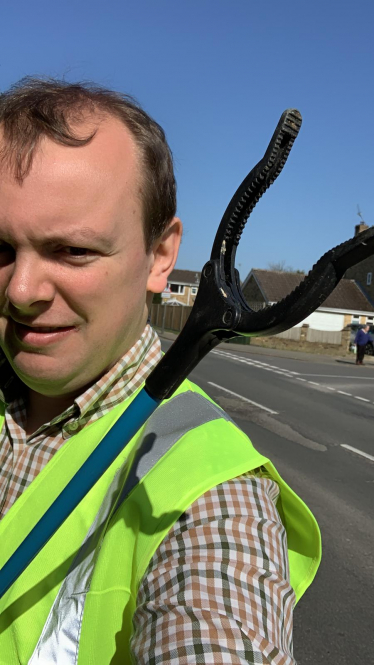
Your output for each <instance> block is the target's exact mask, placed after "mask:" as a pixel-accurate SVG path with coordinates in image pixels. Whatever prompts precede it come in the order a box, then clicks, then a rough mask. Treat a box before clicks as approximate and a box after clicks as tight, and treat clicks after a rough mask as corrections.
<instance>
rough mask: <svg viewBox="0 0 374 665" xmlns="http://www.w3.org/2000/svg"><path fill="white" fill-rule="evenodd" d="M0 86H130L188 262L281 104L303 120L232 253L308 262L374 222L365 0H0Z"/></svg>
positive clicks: (187, 264)
mask: <svg viewBox="0 0 374 665" xmlns="http://www.w3.org/2000/svg"><path fill="white" fill-rule="evenodd" d="M1 6H2V9H1V17H2V18H1V25H0V43H1V51H0V89H1V90H4V89H6V88H7V87H8V86H9V85H10V84H11V83H13V82H15V81H17V80H18V79H19V78H21V77H22V76H25V75H27V74H33V75H35V74H36V75H48V76H55V77H59V78H61V77H64V78H65V79H67V80H71V81H77V80H87V79H90V80H93V81H96V82H98V83H101V84H102V85H105V86H107V87H111V88H114V89H117V90H121V91H124V92H127V93H130V94H132V95H134V96H135V97H136V98H137V99H138V101H139V102H140V103H141V104H142V105H143V106H144V107H145V109H146V110H147V111H148V112H149V113H150V114H151V115H153V116H154V117H155V119H156V120H157V121H158V122H159V123H160V124H161V125H162V126H163V127H164V129H165V131H166V133H167V137H168V140H169V143H170V145H171V148H172V150H173V153H174V158H175V165H176V175H177V181H178V212H179V215H180V216H181V218H182V220H183V222H184V225H185V236H184V240H183V244H182V248H181V252H180V258H179V260H178V264H177V267H179V268H184V269H192V270H200V269H201V267H202V266H203V264H204V263H205V262H206V261H207V260H208V258H209V254H210V249H211V245H212V242H213V238H214V234H215V231H216V228H217V226H218V223H219V221H220V219H221V216H222V214H223V212H224V210H225V208H226V205H227V203H228V202H229V200H230V198H231V196H232V194H233V193H234V191H235V189H236V187H237V186H238V185H239V183H240V182H241V180H242V179H243V178H244V176H245V175H246V174H247V172H248V171H249V170H250V169H251V168H252V167H253V166H254V164H255V163H256V162H257V161H258V160H259V159H260V158H261V157H262V155H263V152H264V150H265V148H266V146H267V143H268V141H269V139H270V137H271V135H272V133H273V130H274V128H275V125H276V123H277V121H278V119H279V116H280V114H281V113H282V111H283V110H284V109H286V108H288V107H296V108H298V109H299V110H300V111H301V113H302V115H303V119H304V122H303V127H302V129H301V132H300V135H299V137H298V139H297V141H296V143H295V145H294V148H293V150H292V152H291V155H290V157H289V160H288V163H287V164H286V167H285V169H284V171H283V173H282V174H281V175H280V177H279V178H278V180H277V181H276V183H275V184H274V185H273V187H272V188H271V189H270V190H269V191H268V192H267V193H266V194H265V196H264V197H263V199H261V201H260V202H259V203H258V205H257V206H256V208H255V211H254V212H253V213H252V215H251V217H250V218H249V221H248V224H247V227H246V230H245V233H244V236H243V239H242V241H241V244H240V247H239V251H238V259H237V262H238V264H240V273H241V277H242V278H244V277H245V275H246V274H247V273H248V271H249V270H250V269H251V268H254V267H256V268H266V267H267V265H268V263H269V262H278V261H281V260H284V261H285V262H286V263H287V264H288V265H291V266H293V267H294V268H301V269H304V270H308V269H309V268H311V266H312V265H313V263H314V262H315V261H316V260H317V259H318V258H319V257H320V255H321V254H323V253H324V252H325V251H327V250H328V249H330V248H331V247H332V246H334V245H336V244H338V243H340V242H343V241H344V240H346V239H347V238H349V237H350V236H352V235H353V228H354V225H355V224H356V223H357V222H358V221H359V218H358V217H357V204H359V205H360V208H361V211H362V214H363V216H364V219H365V220H366V221H367V223H368V224H373V223H374V196H373V182H374V168H373V158H372V155H373V138H374V136H373V135H374V130H373V122H374V113H373V111H374V108H373V107H374V87H373V65H374V46H373V44H374V39H373V36H374V35H373V32H374V28H373V26H374V3H373V2H372V0H356V1H355V2H353V1H352V0H349V1H348V0H340V1H339V2H332V1H330V2H328V0H324V1H322V0H313V2H307V1H306V0H304V2H303V1H302V2H299V3H295V2H290V1H289V0H283V1H282V2H280V0H266V1H265V0H262V2H259V1H257V2H254V1H252V0H184V1H183V0H174V1H172V0H137V2H135V0H134V1H133V0H132V1H125V0H123V1H122V2H120V1H119V0H107V1H106V2H98V1H97V0H90V2H88V1H87V0H81V1H80V0H74V1H73V0H65V1H64V2H61V1H60V0H54V1H53V2H51V1H49V2H47V1H45V0H32V2H29V0H27V1H26V0H15V1H14V2H13V3H10V2H5V0H3V2H2V3H1Z"/></svg>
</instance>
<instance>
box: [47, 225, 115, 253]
mask: <svg viewBox="0 0 374 665" xmlns="http://www.w3.org/2000/svg"><path fill="white" fill-rule="evenodd" d="M87 240H91V241H92V240H93V241H95V242H99V243H100V244H101V245H102V246H103V247H104V248H106V249H110V248H111V247H112V246H113V241H112V240H111V239H110V238H109V237H108V236H107V235H103V234H102V233H99V232H97V231H95V229H91V228H90V227H88V226H84V227H83V228H81V229H72V230H71V231H69V230H67V231H65V232H64V233H63V234H62V233H58V234H57V233H56V234H52V233H51V234H49V235H48V236H46V237H45V238H44V243H45V244H47V245H52V244H54V243H58V244H60V245H69V244H71V243H80V242H82V243H85V242H87Z"/></svg>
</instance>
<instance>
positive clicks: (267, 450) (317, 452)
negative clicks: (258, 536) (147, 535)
mask: <svg viewBox="0 0 374 665" xmlns="http://www.w3.org/2000/svg"><path fill="white" fill-rule="evenodd" d="M162 346H163V349H164V350H166V349H167V348H168V347H169V346H170V342H168V341H165V340H163V342H162ZM238 349H239V350H238V351H236V349H235V350H233V349H232V347H231V349H229V350H228V349H227V347H226V345H221V346H220V347H218V348H217V349H216V350H215V351H213V352H211V353H210V354H209V355H208V356H207V357H206V358H205V359H204V360H203V361H202V362H201V363H200V364H199V366H198V367H197V368H196V370H195V371H194V372H193V373H192V374H191V376H190V378H191V379H192V380H193V381H195V382H196V383H198V384H199V385H200V386H201V387H202V388H203V390H205V391H206V392H207V393H208V394H209V395H210V396H211V397H213V399H215V401H216V402H217V403H218V404H220V405H221V406H222V407H223V408H224V409H225V410H226V411H227V412H228V413H229V414H230V416H231V417H232V418H233V419H234V420H235V422H236V423H237V424H238V425H239V427H241V429H243V430H244V431H245V432H246V434H248V436H249V437H250V438H251V440H252V441H253V443H254V445H255V446H256V448H258V449H259V450H260V451H261V452H263V453H264V454H265V455H266V456H268V457H270V458H271V460H272V462H273V463H274V464H275V466H276V467H277V468H278V470H279V472H280V473H281V474H282V476H283V477H284V479H285V480H286V481H287V482H288V483H289V484H290V485H291V487H292V488H293V489H294V490H295V491H296V492H297V493H298V494H299V495H300V496H301V497H302V498H303V499H304V501H305V502H306V503H307V505H308V506H309V507H310V508H311V510H312V511H313V513H314V514H315V516H316V517H317V519H318V522H319V525H320V528H321V531H322V539H323V560H322V564H321V567H320V570H319V572H318V574H317V577H316V580H315V581H314V583H313V585H312V587H311V588H310V589H309V590H308V591H307V593H306V595H305V596H304V598H302V599H301V601H300V603H299V604H298V605H297V608H296V609H295V614H294V653H295V657H296V659H297V662H298V665H307V664H309V663H313V664H314V665H316V664H319V663H326V664H327V665H330V664H331V665H356V664H361V663H364V664H365V665H370V664H374V630H373V629H374V581H373V574H374V554H373V549H374V520H373V508H374V500H373V499H374V427H373V426H374V365H365V366H364V367H356V365H355V364H354V363H353V361H351V360H350V359H349V360H347V361H345V362H344V361H339V360H334V359H326V360H325V361H322V362H321V361H319V360H316V359H314V358H313V356H311V357H310V359H308V360H296V359H290V358H283V357H277V356H275V357H272V356H271V355H269V353H266V355H265V354H264V355H261V353H259V352H258V349H256V353H254V352H253V353H251V352H245V353H244V352H241V351H240V347H238ZM347 446H349V447H347ZM352 448H353V449H354V450H352Z"/></svg>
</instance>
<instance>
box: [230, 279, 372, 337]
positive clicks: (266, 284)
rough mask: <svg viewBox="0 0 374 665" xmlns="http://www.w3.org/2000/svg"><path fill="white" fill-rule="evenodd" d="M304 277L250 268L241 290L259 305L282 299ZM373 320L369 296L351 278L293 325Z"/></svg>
mask: <svg viewBox="0 0 374 665" xmlns="http://www.w3.org/2000/svg"><path fill="white" fill-rule="evenodd" d="M373 272H374V271H373ZM303 278H304V275H302V274H300V273H289V272H280V271H276V270H260V269H253V270H251V272H250V273H249V275H248V276H247V278H246V279H245V280H244V282H243V284H242V290H243V293H244V296H245V299H246V301H247V303H248V305H249V306H250V307H252V309H258V308H259V307H261V306H265V305H272V304H274V303H276V302H278V301H279V300H282V298H284V297H285V296H286V295H288V294H289V293H291V291H293V290H294V289H295V288H296V287H297V286H298V284H300V282H301V281H302V279H303ZM373 321H374V306H373V305H372V304H371V302H370V300H369V299H368V298H367V296H366V295H365V294H364V293H363V292H362V290H361V289H360V287H359V286H358V284H357V283H356V282H355V281H354V280H353V279H342V280H341V281H340V282H339V284H338V285H337V286H336V287H335V289H334V290H333V292H332V293H331V294H330V295H329V296H328V298H326V300H325V301H324V302H323V303H322V305H320V307H318V309H316V311H315V312H313V314H310V316H308V317H307V318H306V319H305V320H304V321H302V322H301V323H299V324H298V325H297V326H295V327H300V326H302V325H304V324H308V325H309V327H310V328H312V329H314V330H322V331H340V330H344V329H346V328H347V327H348V326H349V327H351V326H353V327H357V325H358V324H364V323H369V324H372V323H373Z"/></svg>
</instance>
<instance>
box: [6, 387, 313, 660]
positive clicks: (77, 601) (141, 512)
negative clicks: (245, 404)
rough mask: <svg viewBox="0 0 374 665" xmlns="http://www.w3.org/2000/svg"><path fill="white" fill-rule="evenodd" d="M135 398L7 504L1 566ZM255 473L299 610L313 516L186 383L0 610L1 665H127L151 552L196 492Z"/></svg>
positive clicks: (82, 435) (74, 441) (308, 577)
mask: <svg viewBox="0 0 374 665" xmlns="http://www.w3.org/2000/svg"><path fill="white" fill-rule="evenodd" d="M134 396H135V394H134V395H133V396H132V397H131V398H129V399H127V400H126V401H124V402H123V403H121V404H120V405H118V406H116V407H115V408H113V409H112V410H111V411H110V412H109V413H108V414H106V415H105V416H102V417H101V418H99V419H98V420H96V421H95V422H93V423H91V424H90V425H88V426H86V427H85V428H84V429H83V430H82V431H81V432H79V433H78V434H76V435H74V436H72V437H71V438H70V439H69V440H68V441H67V442H66V443H65V444H64V445H63V446H62V447H61V448H60V450H59V451H58V452H57V453H56V454H55V455H54V457H53V458H52V459H51V460H50V462H49V463H48V464H47V465H46V466H45V467H44V469H43V470H42V471H41V472H40V473H39V475H38V476H37V477H36V478H35V480H34V481H33V482H32V483H31V484H30V485H29V486H28V487H27V489H26V490H25V491H24V492H23V494H22V495H21V496H20V497H19V498H18V499H17V501H16V502H15V503H14V504H13V506H12V507H11V508H10V510H9V511H8V512H7V513H6V515H5V516H4V518H3V519H2V520H1V522H0V543H1V547H0V567H2V566H3V565H4V564H5V562H6V561H7V560H8V559H9V557H10V556H11V555H12V553H13V552H14V551H15V549H16V548H17V547H18V546H19V544H20V543H21V542H22V540H23V539H24V538H25V537H26V536H27V535H28V533H29V532H30V531H31V529H32V528H33V526H34V525H35V524H36V522H37V521H38V520H39V519H40V518H41V517H42V515H43V514H44V512H45V511H46V510H47V509H48V508H49V506H50V505H51V504H52V502H53V501H54V499H55V498H56V497H57V496H58V494H59V493H60V492H61V491H62V489H63V488H64V487H65V486H66V484H67V483H68V482H69V480H70V479H71V478H72V476H73V475H74V474H75V473H76V471H77V470H78V469H79V467H80V466H81V465H82V464H83V462H84V461H85V460H86V459H87V457H88V456H89V455H90V453H91V452H92V450H94V448H95V447H96V446H97V445H98V443H99V442H100V441H101V439H102V438H103V437H104V436H105V434H106V433H107V432H108V431H109V429H110V428H111V427H112V425H113V424H114V423H115V422H116V420H117V419H118V418H119V417H120V415H121V414H122V413H123V411H124V410H125V409H126V408H127V407H128V405H129V404H130V402H131V401H132V399H133V398H134ZM0 406H2V411H1V412H0V429H1V427H2V426H3V423H4V404H0ZM259 466H265V467H266V469H267V471H268V473H269V474H270V475H271V476H272V477H273V478H274V480H275V481H276V482H277V483H278V484H279V487H280V498H279V500H278V503H277V509H278V511H279V514H280V516H281V519H282V522H283V524H284V526H285V528H286V531H287V538H288V553H289V562H290V575H291V585H292V587H293V589H294V591H295V594H296V598H297V599H299V598H300V597H301V595H302V594H303V593H304V591H305V589H306V588H307V587H308V586H309V584H310V583H311V582H312V580H313V577H314V575H315V573H316V571H317V568H318V565H319V561H320V556H321V544H320V533H319V529H318V526H317V523H316V521H315V519H314V517H313V515H312V514H311V512H310V511H309V509H308V508H307V507H306V506H305V504H304V503H303V502H302V501H301V499H300V498H299V497H298V496H297V495H296V494H294V492H293V491H292V490H291V489H290V488H289V487H288V485H287V484H286V483H285V482H284V481H283V480H282V478H281V477H280V476H279V474H278V473H277V471H276V470H275V469H274V467H273V465H272V464H271V463H270V462H269V460H268V459H267V458H265V457H263V456H262V455H261V454H260V453H258V452H257V451H256V450H255V448H254V447H253V446H252V444H251V442H250V441H249V439H248V437H247V436H246V435H245V434H244V433H243V432H242V431H241V430H239V429H238V427H237V426H236V425H235V424H234V423H233V422H232V420H231V419H230V418H229V416H228V415H227V414H226V413H225V412H224V411H222V409H220V408H219V407H218V406H217V405H216V404H215V403H214V402H213V401H212V400H211V399H210V398H209V397H208V396H207V395H206V394H205V393H204V392H203V391H202V390H200V389H199V388H198V387H197V386H195V385H194V384H192V383H191V382H190V381H184V383H183V384H182V386H181V387H180V388H179V389H178V390H177V391H176V393H174V395H173V397H172V398H170V399H169V400H165V401H164V402H163V403H162V404H161V405H160V406H159V407H158V409H157V410H156V411H155V413H154V414H153V415H152V416H151V417H150V418H149V420H148V421H147V423H146V424H145V425H144V426H143V427H142V428H141V430H139V432H138V433H137V435H136V436H135V437H134V438H133V439H132V440H131V441H130V443H129V444H128V445H127V446H126V448H125V449H124V450H123V451H122V453H121V454H120V455H119V456H118V457H117V459H116V460H115V461H114V462H113V464H112V465H111V467H110V468H109V469H108V470H107V471H106V472H105V473H104V475H103V476H102V477H101V479H100V480H99V481H98V482H97V483H96V485H95V486H94V487H93V488H92V489H91V491H90V492H89V493H88V494H87V495H86V497H85V498H84V499H83V500H82V501H81V503H80V504H79V505H78V506H77V508H76V509H75V510H74V511H73V512H72V513H71V515H70V517H69V518H68V519H67V520H66V521H65V522H64V524H63V525H62V526H61V527H60V528H59V529H58V531H57V532H56V533H55V534H54V536H53V537H52V538H51V539H50V541H49V542H48V543H47V544H46V545H45V546H44V548H43V549H42V550H41V551H40V552H39V554H38V555H37V556H36V557H35V559H34V560H33V561H32V562H31V563H30V565H29V566H28V568H27V569H26V570H25V571H24V572H23V573H22V575H21V576H20V577H19V579H18V580H17V581H16V582H15V583H14V584H13V585H12V586H11V587H10V589H9V590H8V591H7V592H6V594H5V595H4V596H3V598H2V599H1V600H0V663H1V664H4V665H13V663H14V664H16V663H21V664H22V665H25V664H26V663H27V664H29V665H52V664H53V663H56V664H57V665H60V664H63V665H76V664H77V665H97V663H100V665H101V664H103V665H106V664H107V663H108V664H109V663H111V665H113V664H114V663H117V662H118V663H121V665H123V664H124V663H131V662H132V661H131V654H130V646H129V644H130V639H131V633H132V616H133V613H134V611H135V607H136V596H137V591H138V588H139V584H140V581H141V579H142V577H143V576H144V574H145V571H146V569H147V566H148V564H149V562H150V560H151V558H152V556H153V554H154V553H155V551H156V549H157V547H158V546H159V544H160V543H161V542H162V540H163V539H164V538H165V536H166V534H167V533H168V531H169V530H170V529H171V527H172V526H173V524H174V523H175V522H176V520H177V519H178V518H179V517H180V515H181V514H182V513H183V512H185V510H186V509H187V508H188V507H189V506H190V505H191V504H192V503H193V502H194V501H195V500H196V499H198V497H200V496H201V495H202V494H204V492H206V491H208V490H209V489H211V488H212V487H214V486H216V485H218V484H220V483H222V482H225V481H227V480H229V479H231V478H235V477H236V476H239V475H241V474H243V473H245V472H247V471H251V470H253V469H255V468H257V467H259Z"/></svg>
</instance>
